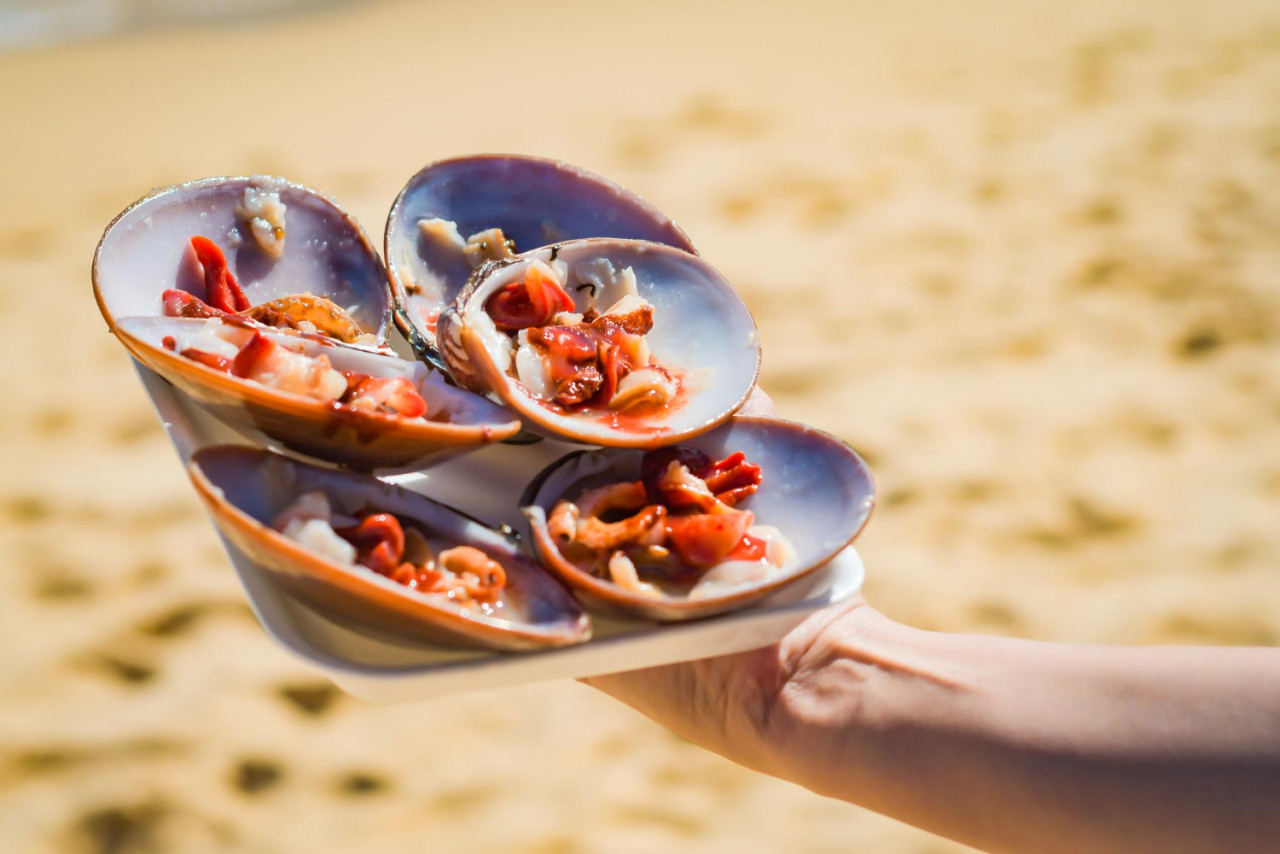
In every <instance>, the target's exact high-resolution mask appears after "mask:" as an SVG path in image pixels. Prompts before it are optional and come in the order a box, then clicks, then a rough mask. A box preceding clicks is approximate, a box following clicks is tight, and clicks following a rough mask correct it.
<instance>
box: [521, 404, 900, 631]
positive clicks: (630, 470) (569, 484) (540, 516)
mask: <svg viewBox="0 0 1280 854" xmlns="http://www.w3.org/2000/svg"><path fill="white" fill-rule="evenodd" d="M681 444H682V445H684V446H687V447H693V448H698V449H700V450H703V451H705V452H707V453H708V454H710V455H711V456H712V457H713V458H715V459H722V458H724V457H726V456H728V455H729V454H731V453H734V452H735V451H742V452H743V453H744V454H746V457H747V460H748V461H749V462H753V463H756V464H758V465H759V466H760V467H761V469H762V470H763V475H764V477H763V482H762V483H761V485H760V488H759V490H758V491H757V492H756V493H755V494H754V495H752V496H751V497H749V498H748V499H746V500H745V501H743V502H742V503H740V504H739V505H738V507H739V508H741V509H745V510H750V511H752V512H753V513H755V514H756V522H757V523H759V524H762V525H773V526H776V527H777V528H778V529H779V530H781V532H782V533H783V535H784V536H785V537H786V538H787V539H788V540H789V541H790V542H791V544H792V546H793V547H794V548H795V550H796V557H795V559H794V560H792V561H791V562H789V563H788V564H786V565H785V566H784V567H783V568H784V570H785V571H784V572H783V574H781V575H779V576H777V577H774V578H770V579H766V580H765V581H762V582H756V583H749V584H745V585H740V586H737V587H727V588H726V589H725V590H724V592H723V594H721V595H715V596H710V597H707V598H699V599H689V598H683V597H676V596H670V595H664V596H663V597H662V598H660V599H655V598H648V597H644V596H641V595H637V594H635V593H631V592H629V591H627V590H624V589H623V588H621V587H619V586H618V585H616V584H614V583H613V582H612V581H606V580H604V579H601V578H597V577H595V576H593V575H591V574H589V573H587V572H584V571H583V570H581V569H579V568H578V567H576V566H574V565H573V564H572V563H570V562H569V561H568V560H566V559H565V558H564V557H563V556H562V555H561V554H560V550H559V548H557V546H556V544H555V542H554V541H553V540H552V538H551V535H550V534H549V533H548V531H547V514H548V513H549V512H550V511H551V508H552V507H553V506H554V505H555V503H556V502H557V501H559V500H560V499H561V498H574V497H576V496H578V495H579V494H580V493H581V492H582V491H583V490H584V489H588V488H591V487H595V486H600V485H602V484H605V483H616V482H618V481H623V480H635V479H637V478H639V476H640V458H641V456H642V454H641V452H639V451H632V450H618V449H612V448H606V449H602V450H597V451H580V452H577V453H574V454H570V455H568V456H566V457H563V458H561V459H560V460H558V461H557V462H555V463H552V464H551V465H550V466H548V467H547V468H546V469H545V470H543V472H542V473H541V474H539V475H538V477H537V478H535V479H534V481H533V482H532V483H531V484H530V485H529V488H528V489H527V490H526V492H525V494H524V497H523V498H522V500H521V504H523V505H525V506H523V507H522V508H521V509H522V510H523V512H524V514H525V516H526V517H527V518H528V520H529V529H530V533H531V539H530V546H531V548H532V549H533V551H534V554H536V555H537V556H538V559H539V560H540V561H541V562H542V564H543V566H545V567H547V568H548V569H550V570H551V571H552V572H554V573H555V574H556V575H557V576H559V577H560V578H561V579H562V580H563V581H565V582H566V583H567V584H568V585H569V586H570V587H572V588H573V590H574V591H575V593H577V595H578V596H579V598H581V599H582V600H583V601H584V602H585V603H586V604H587V605H588V606H589V607H591V608H595V609H601V610H606V611H620V612H624V613H628V614H632V615H637V616H642V617H647V618H650V619H654V620H663V621H674V620H688V619H693V618H696V617H706V616H710V615H712V614H720V613H724V612H726V611H731V610H734V609H737V608H742V607H745V606H747V605H751V604H753V603H755V602H758V601H760V600H761V599H763V598H765V597H766V596H768V595H769V594H771V593H773V592H774V591H776V590H777V589H778V588H780V587H782V586H784V585H786V584H790V583H791V582H793V581H795V580H796V579H798V578H802V577H804V576H805V575H808V574H809V573H811V572H813V571H814V570H816V569H817V568H818V567H820V566H822V565H823V564H824V563H826V562H827V561H828V560H830V559H831V558H832V557H834V556H835V555H836V554H837V553H838V552H839V551H840V550H841V549H843V548H844V547H845V546H847V545H848V544H849V543H851V542H852V541H853V539H854V537H856V536H857V535H858V533H859V532H860V531H861V530H862V528H863V526H864V525H866V523H867V519H868V518H869V517H870V515H871V510H872V508H873V507H874V505H875V487H874V485H873V483H872V480H871V473H870V471H869V470H868V469H867V466H866V463H864V462H863V461H862V459H861V458H860V457H859V456H858V454H857V453H856V452H855V451H854V450H853V449H852V448H850V447H849V446H848V445H846V444H845V443H844V442H842V441H840V440H839V439H837V438H835V437H834V436H831V435H829V434H827V433H823V432H821V431H819V430H815V429H813V428H812V427H807V426H805V425H802V424H795V423H792V422H788V421H779V420H775V419H771V418H747V417H738V418H734V419H733V420H731V421H730V422H729V423H728V424H726V425H724V426H723V427H720V428H719V429H717V430H715V431H713V432H711V433H707V434H704V435H702V436H699V437H698V438H696V439H694V440H692V441H688V442H682V443H681Z"/></svg>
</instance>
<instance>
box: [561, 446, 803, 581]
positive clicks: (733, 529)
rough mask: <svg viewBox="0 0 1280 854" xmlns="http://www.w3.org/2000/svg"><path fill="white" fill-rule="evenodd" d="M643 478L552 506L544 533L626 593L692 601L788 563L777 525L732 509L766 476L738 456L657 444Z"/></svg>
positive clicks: (789, 552) (766, 575)
mask: <svg viewBox="0 0 1280 854" xmlns="http://www.w3.org/2000/svg"><path fill="white" fill-rule="evenodd" d="M640 473H641V474H640V479H639V480H632V481H625V482H622V483H614V484H608V485H605V486H600V487H596V488H594V489H588V490H587V491H585V492H583V493H582V494H581V495H580V496H578V497H577V499H576V500H574V501H569V500H561V501H559V502H557V503H556V505H555V506H554V507H553V508H552V510H551V513H550V515H549V516H548V517H547V531H548V533H549V534H550V535H551V537H552V539H553V540H554V541H555V543H556V545H557V547H558V548H559V549H560V552H561V554H562V555H563V556H564V557H565V558H566V559H567V560H569V561H571V562H572V563H574V564H575V565H577V566H578V567H579V568H581V569H583V570H585V571H587V572H590V573H592V574H593V575H596V576H598V577H601V578H605V579H607V580H610V581H612V582H613V583H615V584H617V585H619V586H620V587H623V588H624V589H626V590H629V591H630V592H632V593H637V594H640V595H643V596H651V597H659V596H663V595H686V596H688V597H689V598H691V599H697V598H703V597H706V596H709V595H713V594H715V593H717V592H718V591H720V590H723V589H724V588H725V587H735V586H737V585H740V584H749V583H753V582H758V581H763V580H766V579H768V578H770V577H772V576H773V575H775V574H777V572H778V571H779V570H780V568H781V567H782V566H784V565H785V564H786V563H787V562H788V561H790V560H791V559H792V558H793V557H794V555H795V551H794V549H792V547H791V544H790V543H789V542H788V541H787V539H786V538H785V537H784V536H783V535H782V533H781V532H780V531H779V530H778V529H777V528H774V527H772V526H769V525H757V524H755V514H754V513H752V512H751V511H750V510H739V509H735V508H736V505H738V504H739V503H740V502H741V501H743V500H744V499H746V498H748V497H749V496H751V495H752V494H753V493H754V492H755V491H756V490H757V489H759V487H760V484H761V482H762V480H763V474H762V472H761V471H760V467H759V466H757V465H754V464H752V463H749V462H747V460H746V458H745V456H744V455H743V454H742V453H740V452H739V453H735V454H731V455H729V456H728V457H725V458H724V459H723V460H719V461H714V460H712V459H711V457H709V456H707V455H706V454H705V453H703V452H702V451H698V450H695V449H692V448H682V447H678V446H677V447H668V448H661V449H659V450H656V451H650V452H648V453H646V454H645V455H644V457H643V458H642V460H641V464H640Z"/></svg>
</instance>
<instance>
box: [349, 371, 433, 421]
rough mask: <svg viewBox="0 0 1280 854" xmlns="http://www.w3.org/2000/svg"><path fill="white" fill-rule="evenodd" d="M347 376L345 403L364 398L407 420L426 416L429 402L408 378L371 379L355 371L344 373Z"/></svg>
mask: <svg viewBox="0 0 1280 854" xmlns="http://www.w3.org/2000/svg"><path fill="white" fill-rule="evenodd" d="M343 373H345V374H346V376H347V393H346V394H345V395H343V397H342V402H343V403H355V402H356V401H357V400H358V399H360V398H364V399H367V400H371V401H373V402H374V403H375V404H376V405H377V407H378V408H379V409H381V410H384V411H387V412H390V413H392V414H394V415H403V416H404V417H405V418H417V417H418V416H419V415H425V414H426V411H427V402H426V400H424V399H423V397H422V395H420V394H418V390H417V389H416V388H414V385H413V383H412V382H410V381H409V379H408V378H407V377H370V376H366V375H365V374H357V373H355V372H354V371H344V372H343Z"/></svg>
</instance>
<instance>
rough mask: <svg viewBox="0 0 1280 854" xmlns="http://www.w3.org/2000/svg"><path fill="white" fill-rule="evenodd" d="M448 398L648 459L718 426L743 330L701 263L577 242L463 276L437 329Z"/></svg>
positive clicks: (756, 356) (745, 359) (748, 322)
mask: <svg viewBox="0 0 1280 854" xmlns="http://www.w3.org/2000/svg"><path fill="white" fill-rule="evenodd" d="M437 335H438V343H439V346H440V354H441V356H442V358H443V361H444V363H445V365H446V366H447V367H448V369H449V372H450V373H451V375H452V376H453V378H454V379H455V380H456V381H457V382H458V383H459V384H460V385H462V386H464V387H466V388H470V389H473V390H475V391H478V392H482V393H485V394H488V395H490V396H491V397H492V398H493V399H494V400H496V401H499V402H501V403H503V404H505V405H507V406H509V407H510V408H512V409H513V410H515V411H516V412H517V413H519V415H520V416H521V418H522V419H523V420H524V421H525V424H526V427H527V428H528V429H530V430H533V431H536V432H540V433H543V434H544V435H548V436H554V437H558V438H565V439H570V440H572V441H577V442H582V443H585V444H600V445H609V446H620V447H650V446H653V445H655V444H662V443H671V442H676V441H680V440H682V439H685V438H689V437H691V436H695V435H697V434H699V433H701V432H704V431H706V430H709V429H711V428H712V427H715V426H716V425H717V424H719V423H722V422H723V421H724V420H725V419H727V418H728V417H729V416H730V415H731V414H732V413H733V412H734V410H736V409H737V408H738V407H739V406H741V405H742V403H743V401H744V400H745V399H746V397H747V395H748V394H750V392H751V389H752V387H753V386H754V385H755V380H756V373H757V371H758V368H759V362H760V343H759V336H758V334H757V332H756V327H755V322H754V321H753V320H752V318H751V315H750V313H749V312H748V311H747V309H746V307H745V306H744V305H743V304H742V302H741V300H740V299H739V298H738V296H737V294H736V293H735V292H734V291H733V289H732V287H731V286H730V285H729V283H728V282H726V281H725V280H724V278H723V277H722V276H720V274H719V273H717V272H716V271H715V270H714V269H713V268H712V267H711V266H710V265H709V264H707V263H706V262H705V261H703V260H702V259H701V258H699V257H697V256H695V255H691V254H689V253H687V252H683V251H681V250H678V249H674V248H671V247H668V246H663V245H661V244H656V243H646V242H644V241H636V240H623V239H614V238H588V239H583V240H574V241H568V242H565V243H557V244H555V245H553V246H549V247H544V248H541V249H535V250H533V251H530V252H525V253H523V254H521V255H517V256H514V257H512V258H509V259H506V260H502V261H489V262H486V263H485V264H484V265H483V266H481V267H480V268H479V269H478V270H477V271H476V272H475V274H474V275H473V276H472V278H471V279H470V281H469V282H468V283H467V285H466V287H465V288H464V289H463V290H462V292H461V293H460V294H459V296H458V298H457V300H456V301H455V303H454V305H453V306H451V307H450V308H448V309H447V310H446V311H445V312H444V314H442V315H441V317H440V319H439V323H438V326H437Z"/></svg>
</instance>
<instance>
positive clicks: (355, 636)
mask: <svg viewBox="0 0 1280 854" xmlns="http://www.w3.org/2000/svg"><path fill="white" fill-rule="evenodd" d="M134 367H135V368H136V369H137V372H138V376H139V377H140V378H141V380H142V385H143V388H145V389H146V391H147V394H148V395H149V396H150V397H151V402H152V404H153V405H154V406H155V409H156V413H157V414H158V415H159V416H160V420H161V421H162V422H163V423H164V427H165V430H166V431H167V432H168V434H169V438H170V439H171V440H172V441H173V444H174V447H175V448H176V449H177V451H178V455H179V456H180V457H181V458H182V461H183V463H184V464H185V462H186V461H187V459H188V458H190V456H191V454H192V453H194V452H195V451H197V450H199V449H200V448H202V447H204V446H206V445H215V444H225V443H240V444H244V443H246V440H245V439H244V438H242V437H241V436H239V435H238V434H236V433H234V432H232V431H231V430H230V429H229V428H227V427H225V426H223V425H222V424H221V423H219V422H218V421H216V420H215V419H213V418H212V417H211V416H209V415H208V414H206V413H205V412H204V411H202V410H201V409H200V408H199V407H198V406H196V405H195V404H193V403H191V402H190V401H189V400H188V399H187V398H186V397H185V396H184V395H182V394H181V393H179V392H177V391H175V390H174V388H173V387H172V386H170V385H169V383H167V382H166V381H165V380H163V379H161V378H160V377H159V376H158V375H157V374H155V373H154V372H152V371H151V370H150V369H148V368H147V367H145V366H143V365H141V364H139V363H137V362H135V363H134ZM263 444H264V445H267V446H270V442H269V440H267V439H266V438H265V437H263ZM570 450H573V447H572V446H569V445H564V444H561V443H559V442H551V441H545V442H541V443H539V444H536V445H525V446H519V447H516V446H505V445H495V446H492V447H489V448H485V449H483V450H480V451H477V452H475V453H472V454H466V455H464V456H461V457H457V458H454V459H452V460H449V461H447V462H444V463H442V464H440V465H438V466H434V467H432V468H430V469H428V470H427V471H426V472H423V473H420V474H410V475H399V476H396V477H390V478H387V480H390V481H393V482H395V483H397V484H399V485H400V486H402V487H405V488H407V489H412V490H414V491H417V492H421V493H423V494H425V495H429V496H431V497H432V498H435V499H437V500H440V501H444V502H446V503H448V504H452V505H453V506H455V507H457V508H459V509H461V510H463V511H465V512H467V513H470V514H471V515H473V516H475V517H477V518H479V519H482V520H484V521H486V522H489V523H491V524H494V525H499V524H506V525H509V526H511V527H512V528H514V529H515V530H516V531H518V532H520V533H521V535H522V536H523V535H524V532H525V527H524V521H523V517H522V516H521V515H520V513H519V510H518V509H517V507H516V500H517V499H518V497H519V495H520V493H521V492H522V491H523V489H524V487H525V485H526V484H527V483H528V482H529V481H530V480H531V479H532V478H533V476H534V475H535V474H537V473H538V472H539V471H540V470H541V469H542V468H543V467H544V466H546V465H547V464H548V463H550V462H552V461H553V460H555V459H557V458H559V457H560V456H562V455H564V454H565V453H567V452H569V451H570ZM222 545H223V548H225V549H226V551H227V555H228V556H229V557H230V558H231V564H232V566H234V567H235V570H236V574H237V575H238V576H239V578H240V583H241V584H242V585H243V586H244V590H245V593H246V594H247V595H248V597H249V604H250V606H251V607H252V608H253V612H254V614H255V615H256V616H257V618H258V622H260V623H261V624H262V627H263V628H264V629H265V630H266V632H267V634H269V635H270V636H271V637H272V638H274V639H275V640H276V641H277V642H278V643H279V644H280V645H281V646H283V647H284V648H285V649H287V650H289V651H290V652H292V653H293V654H294V655H296V656H297V657H298V658H300V659H302V660H303V661H304V662H306V663H307V664H309V665H311V666H312V667H315V668H316V669H318V670H320V671H321V672H322V673H324V674H325V675H326V676H328V677H329V678H330V679H332V680H333V681H334V682H335V683H337V684H338V686H339V687H341V688H342V689H344V690H345V691H347V692H348V693H351V694H354V695H355V696H357V697H361V698H363V699H367V700H375V701H382V702H406V701H411V700H421V699H425V698H428V697H436V696H441V695H444V694H455V693H461V692H464V691H470V690H480V689H492V688H495V687H501V686H504V685H522V684H526V683H529V682H541V681H545V680H550V679H562V678H576V677H581V676H592V675H596V674H600V673H613V672H617V671H622V670H633V669H636V668H641V667H651V666H654V665H658V664H668V663H672V662H677V661H688V660H691V659H697V658H707V657H709V656H713V655H724V654H727V653H731V652H741V651H743V650H748V649H755V648H757V647H760V646H765V645H767V644H769V643H772V642H773V641H775V640H777V639H778V638H780V637H782V636H783V635H784V634H785V633H786V632H787V631H788V630H790V629H791V628H792V627H793V626H795V625H796V624H798V623H799V622H800V621H801V620H803V619H804V618H805V617H806V616H808V615H809V614H811V613H812V612H814V611H817V610H819V609H821V608H824V607H826V606H828V605H831V604H834V603H836V602H840V601H842V600H844V599H848V598H849V597H850V596H853V595H854V594H855V593H857V592H858V591H859V590H860V589H861V588H862V579H863V567H862V561H861V559H860V558H859V557H858V553H857V552H856V551H854V549H853V548H852V547H849V548H847V549H845V550H844V551H843V552H841V553H840V554H838V555H837V556H836V557H835V558H834V559H832V560H831V561H830V562H829V563H828V564H827V565H826V566H824V567H822V568H821V569H819V570H818V571H817V572H815V573H813V574H812V575H810V576H808V577H807V578H806V579H804V580H803V581H800V582H797V583H796V584H794V585H790V586H788V587H787V588H785V589H783V590H780V591H779V592H778V593H776V594H775V595H774V596H772V597H770V598H769V599H767V600H765V601H764V602H763V603H761V604H759V605H757V606H755V607H752V608H748V609H745V610H742V611H737V612H734V613H731V614H726V615H723V616H719V617H712V618H709V619H705V620H699V621H696V622H691V623H678V624H667V625H662V624H657V623H651V622H647V621H642V620H627V619H619V618H613V617H601V616H598V615H595V614H593V615H592V622H593V624H594V627H595V631H594V636H593V638H592V640H590V641H588V642H586V643H584V644H580V645H578V646H573V647H567V648H564V649H555V650H548V651H545V652H534V653H496V652H485V651H476V650H462V649H457V648H446V647H440V646H430V645H427V644H424V643H422V642H421V641H415V640H410V639H398V638H394V637H371V636H369V635H367V634H363V633H361V632H357V631H354V630H352V629H350V628H347V627H346V626H343V625H341V624H339V623H337V622H334V621H333V620H331V619H330V618H328V617H327V616H325V615H323V614H321V613H319V612H317V611H316V610H314V609H313V608H311V607H310V606H308V605H307V604H305V603H303V602H301V601H300V600H298V599H296V598H294V597H293V596H291V595H289V594H288V593H286V592H284V591H283V590H281V589H280V588H279V587H278V586H276V584H275V583H274V582H273V581H272V580H271V577H270V575H269V574H268V573H267V572H266V571H264V570H262V569H261V568H259V567H258V566H257V565H255V564H254V563H253V562H252V561H250V560H249V559H248V558H247V557H245V555H244V554H243V553H242V552H240V550H239V549H237V548H236V547H235V546H233V545H232V544H231V543H229V542H227V541H226V540H225V539H223V541H222Z"/></svg>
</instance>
